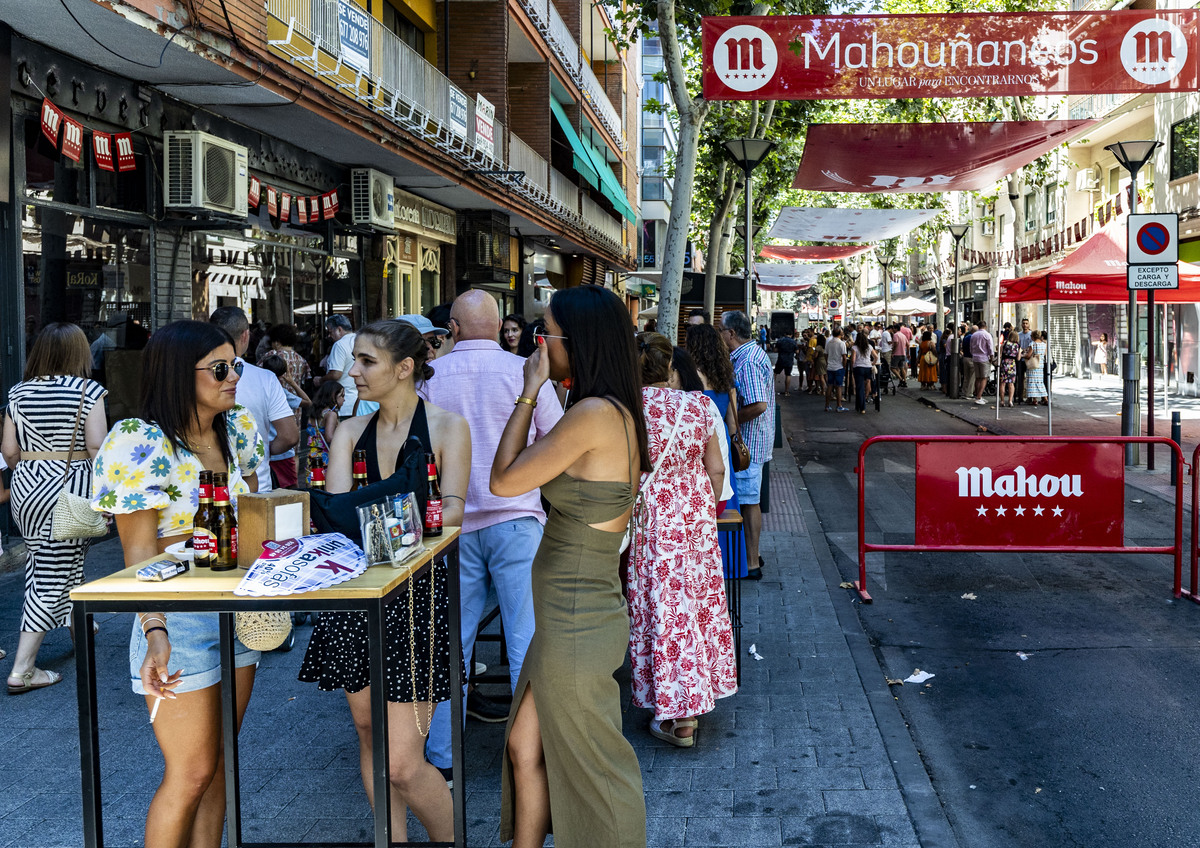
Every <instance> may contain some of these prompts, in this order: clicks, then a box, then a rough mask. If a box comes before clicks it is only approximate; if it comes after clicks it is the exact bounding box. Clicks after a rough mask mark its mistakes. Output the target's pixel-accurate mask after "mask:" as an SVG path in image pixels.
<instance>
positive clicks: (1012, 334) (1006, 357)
mask: <svg viewBox="0 0 1200 848" xmlns="http://www.w3.org/2000/svg"><path fill="white" fill-rule="evenodd" d="M1020 358H1021V343H1020V342H1019V341H1018V340H1017V331H1016V330H1009V331H1008V335H1007V337H1006V338H1005V339H1004V344H1002V345H1001V346H1000V403H1001V404H1005V405H1007V406H1009V407H1011V406H1012V405H1013V396H1014V393H1015V392H1016V383H1017V361H1018V360H1019V359H1020Z"/></svg>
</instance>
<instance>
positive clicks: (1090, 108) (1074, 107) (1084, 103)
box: [1068, 91, 1138, 121]
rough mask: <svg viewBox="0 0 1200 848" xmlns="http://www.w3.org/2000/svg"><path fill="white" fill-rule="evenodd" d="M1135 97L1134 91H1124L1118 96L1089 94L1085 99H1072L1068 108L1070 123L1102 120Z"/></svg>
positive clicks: (1136, 93)
mask: <svg viewBox="0 0 1200 848" xmlns="http://www.w3.org/2000/svg"><path fill="white" fill-rule="evenodd" d="M1137 96H1138V92H1136V91H1126V92H1122V93H1119V94H1089V95H1087V96H1086V97H1078V98H1072V100H1071V101H1070V106H1069V108H1068V113H1069V117H1070V119H1071V120H1072V121H1078V120H1084V119H1087V118H1102V117H1104V116H1105V115H1107V114H1108V113H1109V112H1111V111H1113V110H1114V109H1116V108H1117V107H1118V106H1123V105H1125V104H1126V103H1128V102H1129V101H1130V100H1132V99H1133V98H1135V97H1137Z"/></svg>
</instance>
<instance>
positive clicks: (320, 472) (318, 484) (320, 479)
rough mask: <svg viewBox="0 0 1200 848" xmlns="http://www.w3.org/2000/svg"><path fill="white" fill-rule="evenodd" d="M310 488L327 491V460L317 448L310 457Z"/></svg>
mask: <svg viewBox="0 0 1200 848" xmlns="http://www.w3.org/2000/svg"><path fill="white" fill-rule="evenodd" d="M308 488H310V489H321V490H322V491H324V489H325V460H323V459H322V458H321V451H320V450H319V449H317V448H313V449H312V451H311V452H310V453H309V455H308Z"/></svg>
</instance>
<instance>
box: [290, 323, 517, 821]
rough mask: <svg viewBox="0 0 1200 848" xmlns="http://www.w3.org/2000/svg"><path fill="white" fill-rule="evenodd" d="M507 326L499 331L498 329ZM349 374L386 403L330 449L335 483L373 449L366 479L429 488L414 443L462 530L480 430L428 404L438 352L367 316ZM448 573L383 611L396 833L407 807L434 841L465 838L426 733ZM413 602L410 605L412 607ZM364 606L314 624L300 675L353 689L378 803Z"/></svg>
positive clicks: (446, 620) (440, 571)
mask: <svg viewBox="0 0 1200 848" xmlns="http://www.w3.org/2000/svg"><path fill="white" fill-rule="evenodd" d="M498 330H499V322H498V321H497V323H496V326H495V327H492V328H491V336H492V338H494V337H495V334H496V332H497V331H498ZM353 353H354V357H353V363H354V364H353V365H351V366H350V369H349V371H348V376H349V377H350V378H351V379H353V380H354V382H355V383H356V384H357V385H358V387H359V396H360V397H361V398H362V399H363V400H364V401H371V402H373V403H377V404H379V409H378V411H376V412H374V413H372V414H371V415H360V416H357V417H355V418H351V419H350V420H349V421H345V422H343V423H342V424H341V425H340V426H339V427H338V429H337V432H336V433H335V434H334V437H333V443H332V444H331V445H330V446H329V467H328V469H327V471H326V473H325V488H326V491H328V492H330V493H332V494H339V493H342V492H348V491H350V487H351V484H352V479H353V478H352V476H351V467H352V459H353V455H354V453H355V452H357V451H363V452H364V453H365V454H366V472H367V483H368V484H370V483H377V482H379V481H380V480H385V479H387V478H390V477H392V476H393V474H394V473H395V472H396V471H397V470H401V469H404V468H406V467H408V468H411V473H410V474H409V475H408V478H407V479H405V480H403V481H397V482H398V487H397V489H395V490H394V491H395V492H396V493H404V492H411V491H419V490H420V487H422V486H424V484H425V480H424V479H422V478H424V477H425V474H424V473H422V472H423V471H424V470H425V468H426V464H425V463H424V462H423V461H421V462H418V463H417V464H415V465H411V466H406V463H405V460H406V458H407V457H408V456H409V452H410V451H412V450H417V451H420V454H421V458H422V460H423V459H424V457H425V456H426V455H428V454H432V455H433V457H434V461H435V462H436V465H437V468H438V469H439V470H440V472H441V489H442V502H443V506H442V510H443V513H442V515H443V521H444V522H445V524H446V525H448V526H459V525H461V524H462V520H463V504H464V502H465V501H464V498H465V497H466V495H467V485H468V481H469V477H470V473H471V435H470V432H469V428H468V426H467V422H466V421H465V420H464V419H463V418H462V416H460V415H458V414H456V413H453V412H450V411H448V410H445V409H442V408H440V407H438V406H435V405H434V404H432V403H426V402H425V401H424V400H422V399H421V398H420V397H419V396H418V394H417V383H418V382H419V381H427V380H428V379H429V378H430V377H432V376H433V368H432V366H430V365H429V364H428V362H427V361H426V357H427V355H428V348H427V345H426V343H425V339H423V338H422V337H421V334H420V333H419V332H418V331H417V329H416V328H415V327H413V326H412V325H410V324H409V323H407V322H404V321H393V320H384V321H376V322H374V323H372V324H368V325H367V326H366V327H364V328H363V329H362V330H361V331H360V332H359V333H357V335H356V338H355V340H354V351H353ZM448 580H449V578H448V576H447V574H446V569H444V568H433V569H431V570H430V571H427V572H425V573H423V574H422V575H420V576H419V577H417V578H415V580H414V583H413V586H412V588H411V590H410V591H411V600H410V595H409V593H404V592H400V593H399V597H397V598H396V600H394V601H392V602H390V603H388V604H387V605H386V606H385V608H384V646H383V649H384V657H383V663H384V682H385V685H386V686H387V700H388V702H389V709H388V747H389V750H388V763H387V764H386V765H383V764H381V765H380V766H379V767H380V768H387V770H388V780H389V783H390V787H391V793H392V795H391V798H392V802H391V815H392V833H393V834H394V839H396V840H397V841H399V842H404V841H406V840H407V832H408V829H407V827H408V826H407V816H406V814H405V807H408V808H409V809H411V810H412V811H413V814H414V815H415V816H416V817H417V819H418V820H419V821H420V822H421V824H422V825H424V826H425V830H426V831H427V832H428V833H429V838H430V840H432V841H434V842H449V841H451V840H452V839H453V838H454V823H453V812H452V809H451V800H450V792H449V790H448V789H447V787H446V781H445V779H444V778H443V776H442V775H441V774H440V773H439V772H438V770H437V769H436V768H434V767H433V766H432V765H431V764H429V763H428V762H426V760H425V737H426V735H427V734H428V733H429V727H430V724H431V723H432V720H433V710H434V705H435V704H437V703H438V702H441V701H446V700H449V699H450V695H451V691H452V690H451V688H450V663H452V662H453V663H461V662H462V657H461V656H451V653H450V612H449V603H448V598H449V591H448ZM410 603H411V605H410ZM377 647H378V646H375V645H369V644H368V630H367V616H366V614H365V613H347V612H341V613H334V612H326V613H322V614H321V617H320V618H319V619H318V620H317V624H316V626H315V627H314V628H313V634H312V638H311V639H310V641H309V643H308V651H307V652H306V653H305V655H304V662H303V663H302V664H301V666H300V674H299V676H298V677H299V679H300V680H302V681H304V682H306V683H316V684H317V688H318V689H321V690H322V691H325V692H330V691H333V690H335V689H342V690H344V691H345V694H346V703H347V704H348V705H349V707H350V715H351V718H352V719H353V721H354V729H355V731H356V732H357V733H358V755H359V763H360V766H361V769H362V781H363V787H364V789H365V790H366V794H367V799H368V800H369V801H370V802H371V804H372V806H374V804H375V803H376V800H377V799H376V798H375V796H374V788H375V784H374V779H373V775H374V773H375V772H374V769H375V765H374V763H373V756H374V750H373V748H372V745H371V739H372V725H371V686H370V680H371V674H370V657H371V651H373V650H375V649H376V648H377Z"/></svg>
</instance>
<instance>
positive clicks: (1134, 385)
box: [1104, 141, 1162, 470]
mask: <svg viewBox="0 0 1200 848" xmlns="http://www.w3.org/2000/svg"><path fill="white" fill-rule="evenodd" d="M1161 146H1162V142H1161V141H1118V142H1116V143H1114V144H1108V145H1105V147H1104V149H1105V150H1107V151H1108V152H1110V153H1111V154H1112V155H1113V156H1115V157H1116V159H1117V164H1118V165H1120V166H1121V167H1122V168H1124V169H1125V170H1126V171H1128V172H1129V211H1130V213H1131V214H1132V213H1134V212H1137V206H1138V202H1137V178H1138V171H1140V170H1141V169H1142V166H1144V165H1145V164H1146V163H1147V162H1149V161H1150V157H1151V156H1153V155H1154V151H1155V150H1157V149H1158V148H1159V147H1161ZM1146 306H1147V307H1148V309H1149V318H1148V323H1147V326H1146V331H1147V335H1149V337H1150V345H1149V348H1148V350H1147V364H1148V366H1149V372H1148V378H1147V379H1148V382H1147V390H1148V391H1149V393H1150V394H1149V397H1148V402H1149V405H1150V416H1149V419H1148V420H1147V422H1146V427H1147V431H1146V435H1148V436H1153V435H1154V394H1153V393H1154V290H1153V289H1151V290H1150V291H1149V292H1148V293H1147V296H1146ZM1137 314H1138V313H1137V292H1136V291H1135V290H1133V289H1130V290H1129V318H1128V320H1129V349H1128V351H1127V352H1126V353H1125V356H1123V357H1122V359H1121V370H1122V372H1123V375H1122V376H1123V377H1124V390H1123V392H1122V394H1121V435H1122V436H1137V435H1139V433H1140V431H1141V424H1142V410H1141V408H1140V407H1139V405H1138V377H1139V376H1140V371H1141V365H1140V363H1139V362H1138V352H1137V347H1138V346H1137ZM1125 464H1126V465H1137V464H1138V446H1137V445H1136V444H1129V443H1127V444H1126V445H1125ZM1146 467H1147V468H1148V469H1150V470H1153V469H1154V448H1153V447H1151V446H1150V445H1147V446H1146Z"/></svg>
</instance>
